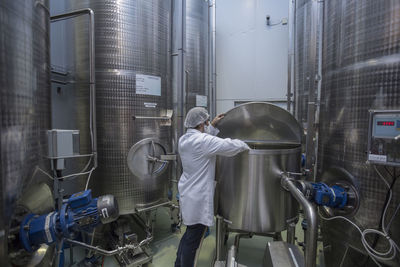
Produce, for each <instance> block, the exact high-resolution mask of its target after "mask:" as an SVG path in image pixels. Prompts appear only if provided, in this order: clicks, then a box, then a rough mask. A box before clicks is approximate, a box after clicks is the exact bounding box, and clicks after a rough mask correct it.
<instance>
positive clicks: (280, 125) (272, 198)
mask: <svg viewBox="0 0 400 267" xmlns="http://www.w3.org/2000/svg"><path fill="white" fill-rule="evenodd" d="M218 129H219V130H220V133H219V134H218V136H219V137H222V138H228V137H229V138H237V139H241V140H244V141H245V142H247V143H248V144H249V146H250V147H251V148H252V149H251V150H250V151H249V152H242V153H240V154H238V155H236V156H234V157H222V156H218V158H217V174H216V179H217V181H218V184H217V213H218V214H219V215H221V216H222V217H224V218H225V219H227V220H229V221H231V222H232V224H231V225H229V227H230V228H231V229H235V230H244V231H249V232H255V233H267V232H280V231H282V230H284V229H286V221H287V220H289V219H293V218H295V217H296V216H297V214H298V204H297V202H296V200H295V199H294V198H293V197H292V196H291V195H290V193H289V192H287V191H285V190H284V189H283V188H282V187H281V179H280V173H281V172H299V171H300V160H301V127H300V125H299V123H298V122H297V121H296V119H295V118H294V117H293V116H292V115H291V114H290V113H289V112H287V111H286V110H284V109H282V108H280V107H277V106H275V105H273V104H268V103H257V102H254V103H249V104H244V105H240V106H238V107H235V108H233V109H231V110H230V111H228V112H227V113H226V116H225V118H224V119H223V120H222V121H221V122H220V124H219V125H218Z"/></svg>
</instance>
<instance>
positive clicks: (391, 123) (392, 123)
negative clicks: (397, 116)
mask: <svg viewBox="0 0 400 267" xmlns="http://www.w3.org/2000/svg"><path fill="white" fill-rule="evenodd" d="M377 124H378V125H379V126H394V121H378V122H377Z"/></svg>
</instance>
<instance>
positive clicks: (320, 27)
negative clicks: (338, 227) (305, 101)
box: [314, 1, 324, 181]
mask: <svg viewBox="0 0 400 267" xmlns="http://www.w3.org/2000/svg"><path fill="white" fill-rule="evenodd" d="M318 5H319V7H318V32H319V36H318V54H317V57H318V66H317V67H318V70H317V71H318V74H317V75H318V81H317V105H316V111H315V147H314V155H315V163H314V181H316V179H317V177H316V175H317V169H318V144H319V117H320V110H321V88H322V42H323V40H322V36H323V30H324V1H318Z"/></svg>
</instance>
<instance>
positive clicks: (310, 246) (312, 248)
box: [282, 175, 318, 267]
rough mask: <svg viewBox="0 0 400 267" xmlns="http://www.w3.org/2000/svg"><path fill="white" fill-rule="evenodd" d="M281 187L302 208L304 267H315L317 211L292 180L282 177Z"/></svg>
mask: <svg viewBox="0 0 400 267" xmlns="http://www.w3.org/2000/svg"><path fill="white" fill-rule="evenodd" d="M282 186H283V187H284V188H285V189H286V190H289V191H290V193H291V194H292V196H293V197H294V198H295V199H296V200H297V202H299V204H300V205H301V206H302V208H303V211H304V214H305V216H306V219H307V226H308V228H307V231H306V233H305V238H306V240H307V242H306V250H305V253H304V254H305V257H304V258H305V266H307V267H315V263H316V255H317V236H318V221H317V211H316V209H315V207H314V205H313V204H312V203H311V202H310V201H308V200H307V199H306V198H305V196H304V195H303V193H301V192H300V190H299V189H297V187H296V185H295V184H294V183H293V181H292V179H290V178H289V177H287V176H286V175H282Z"/></svg>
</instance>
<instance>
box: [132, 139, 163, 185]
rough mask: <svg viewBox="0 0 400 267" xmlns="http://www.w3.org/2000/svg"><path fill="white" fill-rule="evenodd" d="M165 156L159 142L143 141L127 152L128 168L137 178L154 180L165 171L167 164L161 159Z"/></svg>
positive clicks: (152, 140) (153, 140)
mask: <svg viewBox="0 0 400 267" xmlns="http://www.w3.org/2000/svg"><path fill="white" fill-rule="evenodd" d="M165 154H166V150H165V148H164V146H163V145H162V144H161V143H160V142H159V141H157V140H155V139H152V138H146V139H143V140H141V141H139V142H137V143H136V144H134V145H133V146H132V147H131V149H130V150H129V153H128V157H127V163H128V168H129V170H130V171H131V172H132V173H133V174H134V175H135V176H136V177H138V178H141V179H146V178H155V177H157V176H159V175H161V174H162V173H163V172H164V171H165V170H166V169H167V166H168V162H167V161H165V160H162V159H161V155H165Z"/></svg>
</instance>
